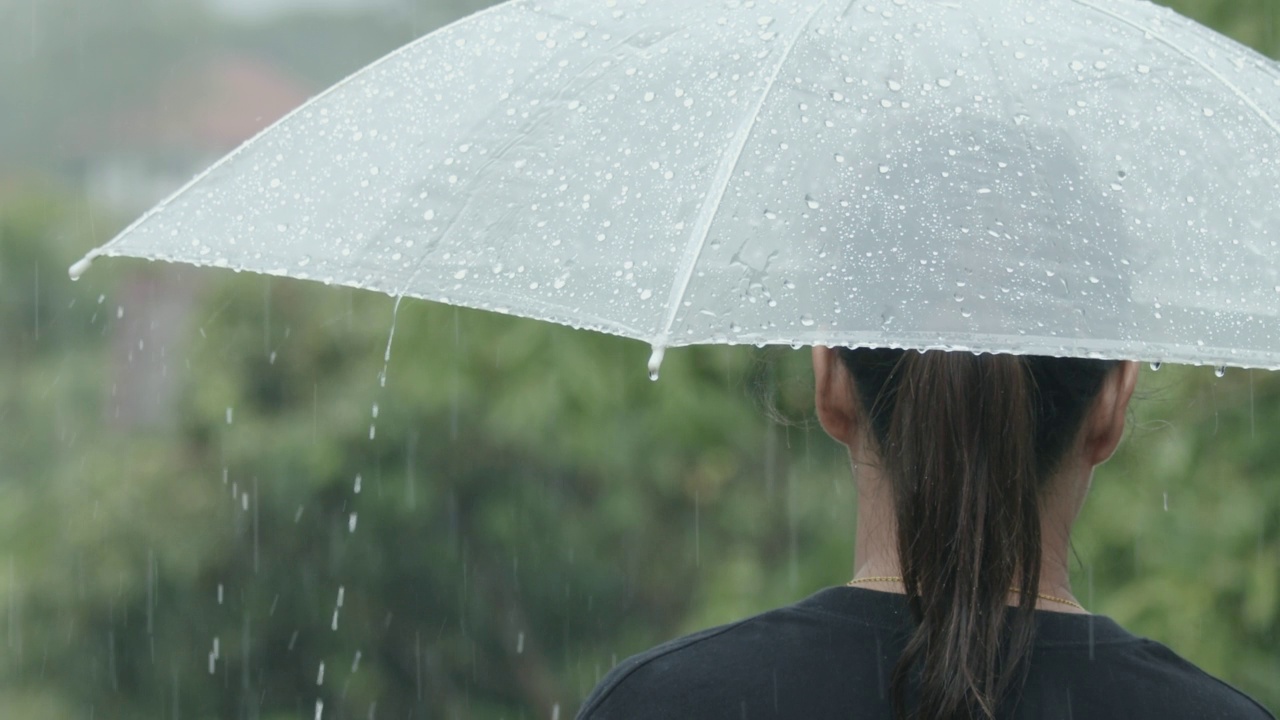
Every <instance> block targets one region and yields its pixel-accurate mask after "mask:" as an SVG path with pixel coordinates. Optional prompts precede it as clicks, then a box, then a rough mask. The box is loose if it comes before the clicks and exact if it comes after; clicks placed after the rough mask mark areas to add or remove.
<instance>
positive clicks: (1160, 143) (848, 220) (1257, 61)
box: [72, 0, 1280, 376]
mask: <svg viewBox="0 0 1280 720" xmlns="http://www.w3.org/2000/svg"><path fill="white" fill-rule="evenodd" d="M1276 187H1280V66H1278V65H1277V64H1276V63H1275V62H1273V61H1271V60H1269V59H1267V58H1265V57H1263V56H1261V55H1259V54H1257V53H1255V52H1253V51H1251V50H1249V49H1247V48H1245V47H1243V46H1241V45H1239V44H1237V43H1235V42H1233V41H1231V40H1228V39H1226V38H1224V37H1222V36H1220V35H1217V34H1215V33H1214V32H1212V31H1210V30H1208V29H1206V28H1204V27H1202V26H1200V25H1197V24H1195V23H1194V22H1192V21H1190V20H1187V19H1185V18H1183V17H1181V16H1179V15H1177V14H1175V13H1174V12H1172V11H1169V10H1167V9H1164V8H1161V7H1158V6H1156V5H1152V4H1149V3H1146V2H1137V1H1135V0H1034V1H1032V0H969V1H967V2H963V3H960V2H951V1H947V0H885V1H884V2H861V1H856V0H855V1H852V2H824V1H821V0H773V1H767V0H729V1H726V2H686V1H685V0H647V1H646V0H610V1H609V2H599V1H598V0H544V1H541V2H537V3H534V2H523V1H519V0H518V1H516V2H510V3H507V4H504V5H499V6H497V7H495V8H493V9H491V10H489V11H486V12H482V13H480V14H477V15H475V16H472V17H471V18H468V19H466V20H463V21H461V22H459V23H456V24H454V25H452V26H450V27H447V28H444V29H442V30H440V31H438V32H435V33H433V34H431V35H428V36H426V37H424V38H422V39H421V40H419V41H417V42H415V43H412V44H410V45H408V46H406V47H404V48H402V49H401V50H399V51H397V52H395V53H393V54H391V55H389V56H388V57H386V58H384V59H382V60H380V61H378V62H376V63H374V64H373V65H371V66H370V67H368V68H366V69H365V70H363V71H361V72H359V73H357V74H356V75H354V76H352V77H351V78H349V79H347V80H346V81H344V82H342V83H340V84H339V85H337V86H336V87H334V88H332V89H331V90H329V91H328V92H326V93H324V94H323V95H321V96H319V97H317V98H315V99H314V100H313V101H311V102H310V103H308V104H307V105H305V106H303V107H302V108H301V109H299V110H298V111H297V112H295V113H293V114H292V115H290V116H289V117H287V118H285V119H284V120H282V121H281V122H280V123H278V124H277V125H275V126H274V127H272V128H270V129H268V130H267V131H265V132H264V133H262V134H261V135H260V136H258V137H257V138H255V139H253V140H252V141H250V142H249V143H247V144H245V145H244V146H243V147H241V148H240V149H239V150H237V151H236V152H234V153H233V154H231V155H230V156H228V157H227V158H225V159H224V160H222V161H221V162H219V163H218V164H217V165H215V166H214V167H213V168H211V169H210V170H209V171H207V172H206V173H204V174H203V175H201V176H200V177H198V178H196V179H195V180H194V181H193V182H192V183H191V184H189V185H188V186H187V187H185V188H183V189H182V190H181V191H179V192H178V193H176V194H175V195H174V196H173V197H171V198H170V199H169V200H167V201H165V202H164V203H162V204H161V205H159V206H158V207H157V208H155V209H154V210H152V211H151V212H149V213H148V214H147V215H145V216H144V217H143V218H141V219H140V220H138V221H137V222H136V223H135V224H134V225H133V226H131V227H130V228H128V229H127V230H125V231H124V232H123V233H122V234H121V235H120V236H118V237H117V238H115V239H114V240H112V241H111V242H109V243H107V244H106V245H104V246H102V247H100V248H98V249H96V250H94V251H92V252H91V253H89V255H88V256H87V257H86V258H85V259H84V260H82V261H81V262H80V263H77V265H76V266H75V267H73V268H72V274H73V276H75V275H78V274H79V273H81V272H83V271H84V270H85V269H86V268H87V267H88V265H89V262H90V261H91V260H92V259H93V258H94V257H97V256H134V257H143V258H153V259H160V260H169V261H178V262H185V263H192V264H197V265H212V266H219V267H229V268H233V269H236V270H248V271H254V272H262V273H269V274H274V275H284V276H290V277H296V278H310V279H314V280H320V281H323V282H326V283H333V284H340V285H347V286H353V287H361V288H369V289H373V290H379V291H382V292H385V293H388V294H390V295H393V296H396V297H406V296H408V297H416V298H425V299H428V300H434V301H439V302H445V303H452V304H456V305H463V306H469V307H476V308H483V309H488V310H495V311H499V312H505V313H512V314H516V315H522V316H527V317H533V318H539V319H543V320H550V321H554V322H559V323H564V324H568V325H573V326H577V327H583V328H590V329H593V330H599V331H603V332H607V333H614V334H618V335H624V336H627V337H631V338H636V339H639V340H642V341H645V342H647V343H650V344H651V345H652V346H653V349H654V354H653V357H652V360H651V362H650V369H651V373H652V374H654V375H655V376H656V373H657V369H658V366H659V364H660V362H661V359H662V354H663V351H664V350H665V349H666V348H668V347H674V346H682V345H689V344H696V343H752V344H760V345H762V344H780V343H789V344H818V343H820V344H826V345H858V346H882V347H883V346H888V347H910V348H918V349H951V350H957V349H967V350H971V351H975V352H979V351H980V352H1009V353H1027V354H1048V355H1058V356H1088V357H1103V358H1127V359H1142V360H1149V361H1171V362H1185V363H1195V364H1213V365H1234V366H1241V367H1260V368H1269V369H1278V368H1280V246H1278V241H1280V194H1278V193H1277V192H1276V190H1275V188H1276Z"/></svg>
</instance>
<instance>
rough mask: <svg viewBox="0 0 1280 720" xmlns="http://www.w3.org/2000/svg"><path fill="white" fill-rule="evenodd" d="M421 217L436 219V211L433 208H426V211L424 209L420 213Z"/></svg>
mask: <svg viewBox="0 0 1280 720" xmlns="http://www.w3.org/2000/svg"><path fill="white" fill-rule="evenodd" d="M422 219H423V220H435V219H436V211H435V210H428V211H426V212H424V213H422Z"/></svg>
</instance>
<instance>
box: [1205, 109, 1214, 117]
mask: <svg viewBox="0 0 1280 720" xmlns="http://www.w3.org/2000/svg"><path fill="white" fill-rule="evenodd" d="M1215 114H1216V113H1214V111H1213V108H1205V109H1204V116H1205V117H1213V116H1214V115H1215Z"/></svg>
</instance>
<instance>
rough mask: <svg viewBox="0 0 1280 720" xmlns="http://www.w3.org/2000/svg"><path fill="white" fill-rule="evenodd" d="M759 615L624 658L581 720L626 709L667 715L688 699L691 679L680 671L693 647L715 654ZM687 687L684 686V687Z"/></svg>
mask: <svg viewBox="0 0 1280 720" xmlns="http://www.w3.org/2000/svg"><path fill="white" fill-rule="evenodd" d="M753 620H755V618H749V619H746V620H741V621H738V622H735V623H731V624H728V625H721V626H719V627H714V628H711V629H709V630H703V631H701V632H697V633H694V634H692V635H687V636H684V637H681V638H677V639H675V640H671V641H668V642H665V643H663V644H661V645H658V646H657V647H655V648H653V649H651V650H647V651H645V652H643V653H640V654H639V655H635V656H632V657H629V658H627V659H626V660H623V661H622V662H620V663H618V665H617V666H616V667H614V668H613V670H611V671H610V672H609V674H608V675H606V676H605V677H604V679H603V680H601V681H600V684H599V685H597V686H596V689H595V690H594V691H593V692H592V693H591V695H589V696H588V697H587V699H586V701H585V702H584V703H583V706H582V711H581V712H580V713H579V714H578V720H606V719H608V718H617V717H621V716H620V715H619V712H621V709H623V708H625V709H626V712H627V717H628V718H636V717H654V718H658V717H664V716H665V715H664V709H663V708H664V707H670V706H673V705H675V706H677V707H678V706H679V705H678V703H681V702H687V701H688V700H690V699H691V698H689V697H688V693H689V690H688V687H687V686H688V685H689V683H688V680H690V678H689V677H688V676H687V675H685V674H683V673H681V672H679V669H680V666H682V665H688V664H689V663H688V656H689V655H690V652H689V651H690V650H695V651H702V652H700V653H699V654H705V653H708V652H709V653H711V654H715V653H716V652H717V651H718V650H719V649H720V648H719V647H718V646H721V645H723V644H724V643H723V642H716V641H717V639H720V640H721V641H723V639H724V638H722V636H724V635H725V634H727V633H731V632H732V631H733V630H735V629H737V628H740V627H741V626H743V625H745V624H747V623H750V622H752V621H753ZM681 686H684V687H681Z"/></svg>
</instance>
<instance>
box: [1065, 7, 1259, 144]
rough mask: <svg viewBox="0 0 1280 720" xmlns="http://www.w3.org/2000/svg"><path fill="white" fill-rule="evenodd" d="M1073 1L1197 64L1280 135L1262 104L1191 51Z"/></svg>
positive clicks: (1148, 30) (1160, 36) (1120, 19)
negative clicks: (1140, 32)
mask: <svg viewBox="0 0 1280 720" xmlns="http://www.w3.org/2000/svg"><path fill="white" fill-rule="evenodd" d="M1075 2H1076V4H1078V5H1083V6H1085V7H1087V8H1090V9H1091V10H1095V11H1097V12H1099V13H1102V14H1103V15H1106V16H1107V17H1109V18H1111V19H1113V20H1116V21H1118V22H1121V23H1124V24H1125V25H1128V26H1129V27H1131V28H1133V29H1135V30H1140V31H1142V32H1143V33H1145V34H1147V35H1149V36H1151V37H1152V38H1153V39H1155V40H1157V41H1159V42H1160V43H1162V44H1164V45H1166V46H1168V47H1169V48H1172V49H1173V51H1174V52H1176V53H1178V54H1179V55H1181V56H1183V57H1184V58H1186V59H1188V60H1190V61H1191V62H1193V63H1195V64H1196V65H1199V66H1200V67H1201V68H1202V69H1203V70H1204V71H1205V72H1207V73H1209V74H1210V75H1212V76H1213V78H1214V79H1215V80H1217V81H1218V82H1220V83H1222V84H1223V85H1224V86H1225V87H1226V88H1227V89H1228V90H1230V91H1231V92H1233V93H1235V95H1236V97H1237V98H1239V99H1240V102H1243V103H1244V104H1245V105H1247V106H1248V107H1249V109H1250V110H1253V112H1254V113H1255V114H1256V115H1257V116H1258V118H1259V119H1261V120H1262V121H1263V122H1264V123H1266V125H1267V127H1269V128H1271V131H1272V132H1274V133H1275V134H1276V135H1280V122H1277V121H1276V119H1275V118H1273V117H1271V115H1270V114H1269V113H1268V112H1267V111H1266V110H1264V109H1263V108H1262V106H1260V105H1258V103H1256V102H1254V101H1253V99H1252V98H1250V97H1249V96H1248V94H1246V93H1245V92H1244V91H1243V90H1241V89H1240V88H1238V87H1236V85H1235V83H1233V82H1231V81H1230V80H1228V79H1227V77H1226V76H1225V75H1223V74H1222V73H1220V72H1218V71H1217V70H1215V69H1214V68H1213V67H1211V66H1210V65H1209V63H1207V62H1205V61H1204V60H1201V59H1200V58H1198V57H1196V56H1195V55H1193V54H1192V53H1190V52H1188V51H1187V50H1186V49H1185V48H1183V47H1182V46H1180V45H1178V44H1177V43H1175V42H1174V41H1172V40H1170V39H1169V38H1167V37H1165V36H1164V35H1161V34H1160V33H1158V32H1156V31H1155V30H1153V29H1151V28H1150V27H1148V26H1146V25H1142V24H1141V23H1137V22H1134V21H1133V20H1130V19H1128V18H1126V17H1124V16H1123V15H1119V14H1117V13H1114V12H1112V11H1110V10H1107V9H1104V8H1101V7H1098V6H1097V5H1095V4H1093V3H1092V2H1091V1H1090V0H1075Z"/></svg>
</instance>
